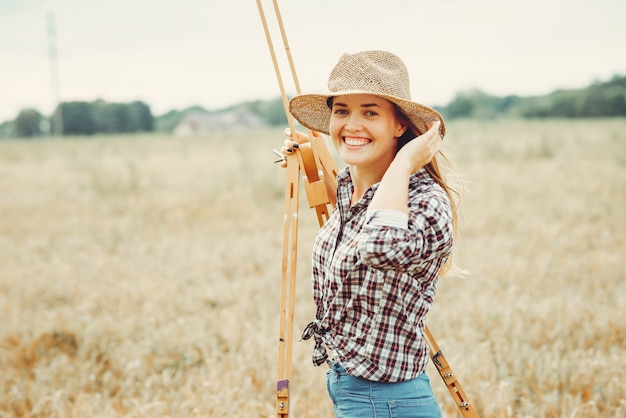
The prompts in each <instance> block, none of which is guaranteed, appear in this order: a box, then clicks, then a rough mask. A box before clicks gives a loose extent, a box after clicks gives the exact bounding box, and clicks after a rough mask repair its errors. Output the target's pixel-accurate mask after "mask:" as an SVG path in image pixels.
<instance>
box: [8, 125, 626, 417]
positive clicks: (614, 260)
mask: <svg viewBox="0 0 626 418" xmlns="http://www.w3.org/2000/svg"><path fill="white" fill-rule="evenodd" d="M279 132H280V131H279V130H276V131H265V132H260V133H258V132H257V133H251V132H233V133H225V134H220V135H215V136H213V137H210V138H196V139H186V140H179V139H173V138H169V137H120V138H88V139H65V140H47V141H35V142H27V141H21V142H12V141H4V142H0V196H2V198H1V199H0V315H1V317H2V321H1V322H0V370H1V371H2V372H1V373H0V417H165V416H170V417H194V416H197V417H223V416H235V417H270V416H274V415H275V410H274V387H275V383H276V362H277V331H278V319H277V317H278V303H279V281H280V263H281V245H282V244H281V240H282V230H281V228H282V216H283V214H282V212H283V202H282V195H283V178H284V177H283V176H284V173H283V171H282V170H281V169H280V168H278V167H277V166H275V165H273V164H272V163H271V162H272V160H273V159H274V156H273V154H272V153H271V149H272V148H275V147H278V146H280V143H281V142H282V135H281V134H280V133H279ZM446 146H448V147H450V148H449V149H448V152H450V153H452V154H455V155H456V161H457V164H458V166H459V168H460V170H461V171H462V172H463V174H464V176H465V179H466V182H467V184H466V191H465V195H464V208H463V209H464V211H463V212H464V219H463V231H462V232H463V241H462V242H461V244H460V246H459V254H458V259H459V261H460V262H461V264H462V266H463V267H465V268H467V269H469V270H470V271H471V272H472V275H471V276H470V277H469V278H468V279H465V280H461V279H445V280H443V281H442V283H441V285H440V290H439V294H438V298H437V300H436V304H435V307H434V308H433V311H432V314H431V315H430V316H429V321H430V326H431V329H432V331H433V333H434V334H435V337H436V338H437V341H438V342H439V344H440V346H441V347H442V349H443V350H444V353H445V354H446V357H447V358H448V360H449V362H450V363H451V365H452V367H453V368H454V370H455V371H456V373H457V375H458V376H459V378H460V381H461V384H462V385H463V388H464V389H465V390H466V392H467V393H468V395H469V396H470V400H471V401H472V402H473V403H474V405H475V406H476V409H477V410H478V412H479V413H480V416H481V417H483V418H485V417H498V418H501V417H626V389H625V388H624V384H623V382H624V381H626V351H625V348H626V325H625V322H624V321H623V320H622V315H623V314H624V312H626V306H625V299H626V265H625V264H624V255H626V241H625V240H626V238H624V237H626V216H624V209H623V208H624V207H626V120H603V121H558V120H551V121H535V122H522V121H499V122H454V123H450V126H449V135H448V137H447V139H446ZM302 206H303V208H302V209H301V217H300V219H301V225H300V240H301V245H300V261H299V275H300V277H301V278H300V282H299V283H300V284H299V286H298V289H297V292H298V294H297V310H296V329H297V330H300V329H302V327H303V325H304V324H305V323H306V322H307V321H308V319H309V318H310V317H311V315H312V314H313V307H312V306H311V305H312V302H311V301H310V290H309V279H308V266H309V262H308V252H309V251H310V241H311V239H312V236H313V234H314V233H315V230H316V229H317V227H316V221H315V218H314V215H313V213H312V212H310V211H309V210H308V209H307V208H306V205H305V204H303V205H302ZM310 350H311V344H310V343H309V342H304V343H296V344H295V349H294V360H293V364H294V366H293V376H292V394H291V401H292V407H291V415H292V416H294V417H298V418H301V417H326V416H330V415H331V408H330V401H329V400H328V398H327V395H326V393H325V383H324V373H325V371H324V370H323V368H319V369H315V368H313V367H312V366H311V364H310V359H309V356H310ZM429 374H431V380H432V382H433V387H434V389H435V391H436V393H437V396H438V398H439V399H440V402H441V404H442V407H443V409H444V415H445V416H447V417H455V416H458V414H457V413H456V411H455V407H454V405H453V403H452V401H451V399H450V398H449V395H448V394H447V390H446V388H445V386H444V385H443V383H442V382H441V381H440V380H439V377H438V376H437V375H436V372H435V370H434V368H432V367H431V368H429Z"/></svg>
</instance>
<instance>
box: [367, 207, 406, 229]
mask: <svg viewBox="0 0 626 418" xmlns="http://www.w3.org/2000/svg"><path fill="white" fill-rule="evenodd" d="M365 224H366V225H372V226H390V227H394V228H401V229H408V228H409V215H407V214H406V213H404V212H401V211H399V210H393V209H375V210H373V211H372V212H370V213H368V214H367V218H366V220H365Z"/></svg>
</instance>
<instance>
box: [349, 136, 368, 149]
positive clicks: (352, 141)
mask: <svg viewBox="0 0 626 418" xmlns="http://www.w3.org/2000/svg"><path fill="white" fill-rule="evenodd" d="M343 142H344V143H345V144H346V145H348V146H351V147H361V146H363V145H367V144H369V143H370V142H372V141H371V140H369V139H366V138H354V137H347V136H344V137H343Z"/></svg>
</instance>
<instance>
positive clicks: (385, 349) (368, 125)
mask: <svg viewBox="0 0 626 418" xmlns="http://www.w3.org/2000/svg"><path fill="white" fill-rule="evenodd" d="M328 86H329V90H330V91H329V93H327V94H304V95H298V96H296V97H294V98H292V99H291V101H290V103H289V105H290V111H291V113H292V115H293V116H294V117H295V118H296V119H297V120H298V121H299V122H300V123H301V124H302V125H303V126H305V127H307V128H310V129H311V130H313V131H315V132H322V133H325V134H327V135H330V138H331V140H332V143H333V145H334V147H335V148H336V150H337V152H338V154H339V156H340V157H341V158H342V160H343V161H344V163H345V168H344V169H343V170H342V171H341V172H340V173H339V175H338V176H337V190H336V199H337V203H336V207H335V209H334V210H333V212H332V213H331V216H330V218H329V220H328V222H326V224H325V225H324V226H323V227H322V228H321V229H320V231H319V233H318V234H317V237H316V240H315V245H314V249H313V272H312V273H313V277H312V282H313V298H314V302H315V305H316V315H315V320H314V321H312V322H311V323H309V324H308V325H307V327H306V329H305V330H304V332H303V338H304V339H309V338H311V337H313V338H314V340H315V348H314V351H313V363H314V364H315V365H316V366H320V365H322V364H324V363H327V364H328V366H329V370H328V373H327V388H328V393H329V395H330V398H331V400H332V402H333V405H334V411H335V415H336V416H337V417H338V418H343V417H358V418H366V417H441V411H440V408H439V405H438V403H437V401H436V399H435V397H434V394H433V391H432V388H431V387H430V382H429V379H428V377H427V375H426V374H425V373H424V369H425V367H426V364H427V363H428V359H429V353H428V346H427V344H426V342H425V340H424V338H423V333H424V321H425V316H426V314H427V312H428V311H429V308H430V306H431V304H432V302H433V298H434V296H435V291H436V286H437V280H438V276H439V275H440V274H441V273H442V272H443V271H444V270H445V269H446V267H447V265H448V261H450V254H451V252H452V244H453V236H454V231H455V227H456V226H455V224H456V209H455V205H454V204H453V199H452V195H453V191H452V190H451V189H450V188H449V187H448V185H447V184H446V182H445V180H444V179H443V177H442V175H441V173H440V171H439V167H438V164H437V160H436V158H435V157H436V156H437V154H438V153H439V150H440V146H441V141H442V139H443V136H444V134H445V125H444V122H443V119H442V117H441V115H440V114H439V113H438V112H436V111H435V110H433V109H431V108H429V107H427V106H424V105H421V104H419V103H416V102H413V101H411V99H410V89H409V80H408V72H407V70H406V67H405V65H404V63H403V62H402V61H401V60H400V59H399V58H398V57H397V56H395V55H393V54H391V53H389V52H385V51H364V52H360V53H357V54H344V55H343V56H342V57H341V58H340V60H339V62H338V63H337V64H336V66H335V68H334V69H333V70H332V72H331V74H330V77H329V80H328ZM294 146H296V147H297V145H296V143H294V142H292V141H291V140H287V141H286V143H285V146H284V147H283V153H285V154H290V153H292V152H293V148H294Z"/></svg>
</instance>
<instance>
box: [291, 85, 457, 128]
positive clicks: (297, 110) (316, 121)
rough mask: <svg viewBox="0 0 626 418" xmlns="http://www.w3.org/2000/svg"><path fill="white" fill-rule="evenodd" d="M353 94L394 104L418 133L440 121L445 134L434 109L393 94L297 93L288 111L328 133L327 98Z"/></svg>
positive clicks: (348, 91)
mask: <svg viewBox="0 0 626 418" xmlns="http://www.w3.org/2000/svg"><path fill="white" fill-rule="evenodd" d="M353 94H370V95H371V94H373V95H375V96H378V97H382V98H383V99H387V100H389V101H390V102H392V103H394V104H396V105H397V106H398V107H399V108H400V110H401V111H402V112H403V113H404V114H405V115H406V116H407V117H408V118H409V119H410V120H411V122H413V124H414V125H415V127H416V128H417V130H418V131H419V134H423V133H424V132H426V131H427V130H428V127H429V126H430V125H432V124H433V123H435V122H436V121H440V122H441V127H440V133H441V135H445V134H446V125H445V122H444V120H443V117H442V116H441V114H439V112H437V111H436V110H435V109H432V108H430V107H428V106H425V105H423V104H420V103H415V102H411V101H408V100H404V99H400V98H398V97H395V96H388V95H384V94H374V93H372V92H367V91H362V90H344V91H338V92H334V93H332V94H299V95H297V96H294V97H292V98H291V100H290V101H289V112H290V113H291V115H292V116H293V117H294V118H296V120H297V121H298V122H300V124H301V125H302V126H304V127H306V128H309V129H311V130H313V131H317V132H322V133H324V134H326V135H329V129H330V109H329V108H328V104H327V103H328V99H329V98H330V97H335V96H344V95H353Z"/></svg>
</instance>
